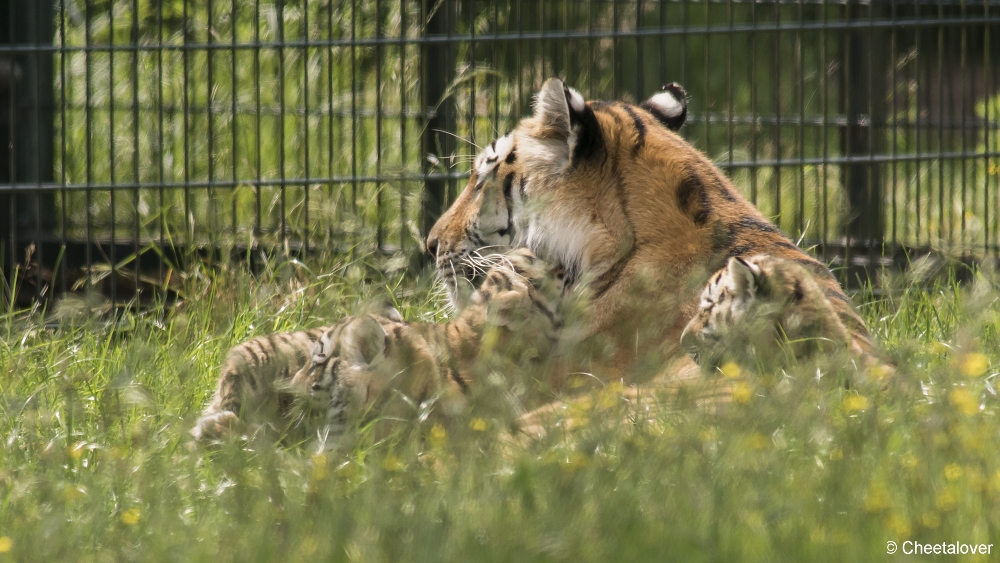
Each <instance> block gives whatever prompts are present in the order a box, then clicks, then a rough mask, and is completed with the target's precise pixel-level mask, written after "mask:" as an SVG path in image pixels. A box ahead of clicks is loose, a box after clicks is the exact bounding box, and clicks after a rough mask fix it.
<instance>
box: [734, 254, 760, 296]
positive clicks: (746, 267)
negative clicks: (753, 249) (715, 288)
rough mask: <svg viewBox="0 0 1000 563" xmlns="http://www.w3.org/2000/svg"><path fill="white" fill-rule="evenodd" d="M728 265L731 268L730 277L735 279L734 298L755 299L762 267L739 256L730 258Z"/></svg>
mask: <svg viewBox="0 0 1000 563" xmlns="http://www.w3.org/2000/svg"><path fill="white" fill-rule="evenodd" d="M727 267H728V268H729V278H730V279H732V280H733V291H734V293H735V296H734V298H735V299H740V300H748V299H753V297H754V296H755V295H756V294H757V289H758V288H759V287H760V276H761V270H760V268H759V267H757V265H756V264H751V263H749V262H747V261H746V260H744V259H742V258H740V257H739V256H734V257H732V258H730V259H729V264H728V266H727Z"/></svg>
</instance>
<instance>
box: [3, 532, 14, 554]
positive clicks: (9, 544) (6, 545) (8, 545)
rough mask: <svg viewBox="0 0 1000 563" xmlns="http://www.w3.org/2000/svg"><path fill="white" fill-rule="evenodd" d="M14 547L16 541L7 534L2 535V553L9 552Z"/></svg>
mask: <svg viewBox="0 0 1000 563" xmlns="http://www.w3.org/2000/svg"><path fill="white" fill-rule="evenodd" d="M13 547H14V541H13V540H11V539H10V538H9V537H7V536H0V553H7V552H9V551H10V550H11V549H12V548H13Z"/></svg>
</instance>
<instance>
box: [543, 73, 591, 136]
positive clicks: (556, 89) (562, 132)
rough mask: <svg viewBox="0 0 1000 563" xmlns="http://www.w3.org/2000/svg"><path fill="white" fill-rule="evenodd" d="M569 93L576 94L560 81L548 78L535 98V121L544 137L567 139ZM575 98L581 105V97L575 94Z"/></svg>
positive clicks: (568, 129) (568, 133) (569, 106)
mask: <svg viewBox="0 0 1000 563" xmlns="http://www.w3.org/2000/svg"><path fill="white" fill-rule="evenodd" d="M570 92H573V93H576V91H575V90H572V89H571V88H569V87H567V86H566V84H565V83H564V82H563V81H562V80H559V79H558V78H550V79H548V80H546V81H545V84H543V85H542V89H541V90H540V91H539V92H538V95H537V96H535V121H536V122H538V124H539V125H541V127H542V129H543V132H544V133H545V134H546V136H551V137H555V138H558V139H560V140H567V139H569V135H570V125H571V119H570V111H571V102H570V96H571V94H570ZM576 98H579V101H580V104H581V105H582V103H583V97H582V96H580V94H579V93H576ZM574 101H575V100H574Z"/></svg>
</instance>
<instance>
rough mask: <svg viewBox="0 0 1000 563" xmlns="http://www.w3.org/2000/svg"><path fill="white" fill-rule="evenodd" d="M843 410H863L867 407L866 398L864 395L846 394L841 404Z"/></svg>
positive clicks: (849, 411)
mask: <svg viewBox="0 0 1000 563" xmlns="http://www.w3.org/2000/svg"><path fill="white" fill-rule="evenodd" d="M841 406H842V407H843V408H844V412H848V413H851V412H855V411H863V410H865V409H867V408H868V399H867V398H865V396H864V395H848V396H847V397H846V398H844V402H843V403H842V404H841Z"/></svg>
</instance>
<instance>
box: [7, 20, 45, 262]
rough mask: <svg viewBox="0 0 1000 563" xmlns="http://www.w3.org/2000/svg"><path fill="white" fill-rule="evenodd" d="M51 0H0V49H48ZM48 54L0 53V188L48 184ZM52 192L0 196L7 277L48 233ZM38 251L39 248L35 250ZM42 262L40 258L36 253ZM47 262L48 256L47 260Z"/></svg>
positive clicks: (10, 192)
mask: <svg viewBox="0 0 1000 563" xmlns="http://www.w3.org/2000/svg"><path fill="white" fill-rule="evenodd" d="M53 4H54V2H52V1H37V0H0V19H3V20H4V21H5V22H6V21H8V20H7V18H11V19H10V21H13V22H16V24H15V25H12V26H8V25H7V24H6V23H4V24H3V25H0V45H32V46H36V47H39V48H42V47H49V46H51V45H52V41H53V37H54V36H53V27H52V26H53ZM53 59H54V57H53V54H52V52H51V51H49V50H47V49H46V50H40V51H37V52H24V51H20V52H18V53H16V54H15V53H7V54H0V147H3V150H2V151H0V155H2V156H0V184H8V185H13V184H35V183H49V182H51V181H52V171H53V151H54V147H53V133H54V131H53V123H54V121H53V105H54V104H53V86H54V84H53V72H52V69H53ZM55 219H56V217H55V197H54V195H53V192H51V191H43V192H41V193H39V192H38V191H28V192H25V193H22V194H15V193H14V192H13V191H9V192H7V193H4V194H0V224H2V225H5V228H2V229H0V244H2V246H0V248H2V249H3V250H2V252H0V254H2V255H3V256H4V260H3V263H0V267H2V268H3V272H4V274H5V275H7V276H11V275H13V271H14V266H15V264H17V263H18V262H19V261H20V260H21V259H22V258H23V256H21V254H22V252H23V249H24V246H25V244H24V242H27V241H29V240H32V239H34V238H38V237H37V235H44V234H45V233H51V231H52V229H53V227H54V225H55ZM40 251H41V248H40V245H39V248H38V252H40ZM35 257H36V259H37V260H38V261H39V262H41V259H42V257H41V256H40V255H38V254H36V255H35ZM50 258H52V257H50Z"/></svg>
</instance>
